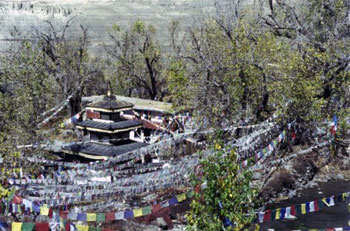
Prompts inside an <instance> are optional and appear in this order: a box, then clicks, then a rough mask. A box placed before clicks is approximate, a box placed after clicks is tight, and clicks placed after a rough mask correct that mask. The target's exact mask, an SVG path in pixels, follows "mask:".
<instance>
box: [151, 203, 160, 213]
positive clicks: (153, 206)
mask: <svg viewBox="0 0 350 231" xmlns="http://www.w3.org/2000/svg"><path fill="white" fill-rule="evenodd" d="M161 209H162V206H161V205H160V204H155V205H152V213H156V212H157V211H159V210H161Z"/></svg>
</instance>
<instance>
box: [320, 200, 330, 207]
mask: <svg viewBox="0 0 350 231" xmlns="http://www.w3.org/2000/svg"><path fill="white" fill-rule="evenodd" d="M322 202H323V203H324V204H325V205H327V206H328V207H329V204H328V203H327V198H322Z"/></svg>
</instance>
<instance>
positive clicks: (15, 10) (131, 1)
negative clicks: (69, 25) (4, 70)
mask: <svg viewBox="0 0 350 231" xmlns="http://www.w3.org/2000/svg"><path fill="white" fill-rule="evenodd" d="M213 3H214V0H200V1H198V0H46V1H39V0H29V1H20V0H3V1H1V2H0V17H1V20H0V51H2V52H4V50H5V49H6V48H7V47H8V46H9V43H10V42H9V41H8V40H9V39H10V38H11V36H10V31H11V30H13V28H14V27H16V28H18V29H19V30H21V31H31V30H33V27H36V28H40V27H42V26H43V23H44V21H45V20H50V21H53V22H54V23H55V24H56V25H59V24H62V23H64V22H65V21H67V20H68V19H69V18H71V17H76V19H75V25H76V26H77V25H79V24H82V25H84V26H86V27H89V35H90V39H91V41H92V47H94V48H96V47H99V46H101V45H102V44H103V43H108V36H107V31H108V29H110V28H111V26H112V25H113V24H118V25H122V26H125V25H127V24H130V23H132V22H133V21H135V20H136V19H140V20H143V21H145V22H147V23H151V24H153V25H155V26H156V28H158V30H159V31H162V33H166V31H167V30H166V28H167V26H168V24H169V22H170V21H172V20H178V21H180V23H181V25H182V26H183V27H186V25H189V24H190V23H192V22H194V21H195V20H196V18H198V17H199V16H200V15H201V16H203V15H207V14H208V13H210V12H213V10H214V4H213ZM164 37H165V35H164Z"/></svg>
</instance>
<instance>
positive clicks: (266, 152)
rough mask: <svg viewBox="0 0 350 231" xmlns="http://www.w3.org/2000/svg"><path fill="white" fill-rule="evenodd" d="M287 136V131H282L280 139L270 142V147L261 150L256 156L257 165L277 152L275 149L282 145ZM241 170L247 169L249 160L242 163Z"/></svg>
mask: <svg viewBox="0 0 350 231" xmlns="http://www.w3.org/2000/svg"><path fill="white" fill-rule="evenodd" d="M285 135H286V131H282V132H281V133H280V134H279V135H278V137H277V138H276V139H274V140H273V141H271V142H270V144H269V145H267V147H265V148H263V149H261V150H259V151H258V152H257V153H256V154H255V155H254V157H255V160H254V161H255V163H257V162H259V160H261V159H262V158H263V157H264V156H268V155H269V154H270V153H272V151H273V150H275V148H276V147H277V144H278V143H281V142H282V141H283V138H284V137H285ZM240 166H241V168H246V167H247V166H248V159H246V160H244V161H242V162H241V163H240Z"/></svg>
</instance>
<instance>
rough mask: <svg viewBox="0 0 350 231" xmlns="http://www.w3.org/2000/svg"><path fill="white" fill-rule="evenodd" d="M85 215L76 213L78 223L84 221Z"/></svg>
mask: <svg viewBox="0 0 350 231" xmlns="http://www.w3.org/2000/svg"><path fill="white" fill-rule="evenodd" d="M86 218H87V217H86V213H78V221H86Z"/></svg>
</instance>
